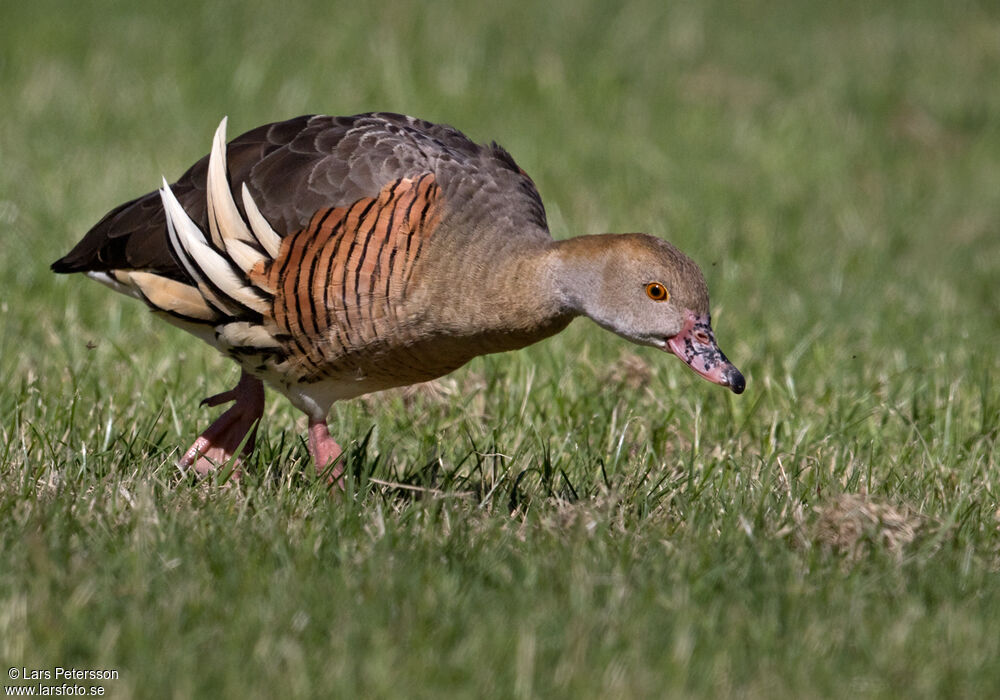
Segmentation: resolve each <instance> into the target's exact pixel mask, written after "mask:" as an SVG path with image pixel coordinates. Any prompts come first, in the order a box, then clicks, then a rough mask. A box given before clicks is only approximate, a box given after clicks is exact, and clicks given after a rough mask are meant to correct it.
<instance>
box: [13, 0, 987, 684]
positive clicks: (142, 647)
mask: <svg viewBox="0 0 1000 700" xmlns="http://www.w3.org/2000/svg"><path fill="white" fill-rule="evenodd" d="M998 70H1000V14H998V13H997V11H996V8H995V6H994V5H992V4H990V3H975V2H958V3H951V4H949V5H948V7H947V8H946V7H944V6H943V5H941V4H940V3H934V2H930V1H929V0H926V1H924V0H917V1H912V0H907V1H902V0H900V1H899V2H884V3H878V4H876V5H871V4H870V3H862V2H853V1H849V2H843V3H832V4H828V3H803V2H793V1H792V0H787V1H785V0H780V1H779V2H776V3H759V2H748V3H736V2H723V1H721V0H718V1H710V2H704V3H702V2H677V3H669V4H668V3H661V2H652V1H650V2H645V1H641V2H635V3H629V4H627V5H626V6H624V7H621V8H618V7H613V6H611V5H608V4H606V3H601V2H596V1H593V2H590V1H584V2H580V3H569V2H551V3H544V4H538V3H514V2H512V3H504V4H503V6H496V7H490V6H487V7H481V6H474V5H473V4H472V3H468V4H448V5H446V4H434V5H433V6H429V5H427V4H426V3H425V4H419V3H414V4H409V5H405V4H401V3H320V2H314V3H298V4H288V3H282V4H275V3H265V2H258V1H248V2H243V3H215V4H210V5H208V4H203V3H194V2H191V3H186V2H180V3H168V4H163V3H160V4H156V3H136V2H108V3H104V4H102V5H101V6H100V7H96V6H91V5H90V4H85V3H79V4H76V5H73V6H70V5H68V4H66V3H60V2H55V1H53V0H40V1H38V2H34V3H6V4H4V6H3V8H2V9H0V94H2V95H3V96H4V98H5V99H4V112H3V116H2V117H0V163H2V166H3V167H2V168H0V241H2V246H0V250H2V252H3V254H2V256H0V376H2V377H3V378H4V389H3V391H2V393H0V523H2V526H0V663H2V664H3V665H5V666H6V667H8V668H18V669H20V668H25V669H54V668H55V667H57V666H61V667H78V668H108V669H116V670H118V671H119V674H120V675H119V678H118V679H117V680H111V681H106V682H104V684H103V685H104V687H105V688H106V690H107V693H108V695H109V696H111V697H116V698H127V697H273V696H276V695H279V694H280V695H281V696H288V697H330V696H334V697H399V696H407V697H435V698H436V697H449V696H451V697H469V696H477V695H478V696H485V697H517V698H532V697H539V698H548V697H573V698H576V697H601V698H604V697H622V698H626V697H628V698H631V697H664V696H666V697H719V696H740V697H767V698H774V697H777V698H781V697H789V698H791V697H796V698H798V697H843V696H853V695H860V696H864V697H977V696H978V697H991V696H996V695H997V694H998V692H1000V665H998V664H997V662H996V659H997V658H1000V635H998V634H997V627H998V623H1000V578H998V574H1000V503H998V499H1000V454H998V449H997V438H998V432H1000V354H998V353H997V349H996V348H997V347H998V343H1000V284H998V280H1000V223H998V222H1000V167H998V163H1000V121H998V120H997V116H996V115H997V114H1000V90H998V89H997V87H996V75H997V73H998ZM371 109H392V110H395V111H402V112H407V113H411V114H416V115H419V116H422V117H425V118H429V119H433V120H439V121H445V122H449V123H452V124H455V125H456V126H458V127H460V128H462V129H463V130H465V131H467V132H468V133H469V134H470V135H472V136H473V138H475V139H478V140H480V141H485V140H489V139H497V140H498V141H500V142H501V143H503V144H504V145H505V146H506V147H507V148H508V149H509V150H510V151H511V152H512V153H513V154H514V155H515V157H516V158H517V159H518V162H519V164H520V165H521V166H522V167H524V168H525V169H526V170H527V171H528V172H530V173H531V174H532V176H533V177H534V178H535V180H536V182H537V184H538V186H539V189H540V191H541V193H542V195H543V197H544V198H545V201H546V204H547V207H548V211H549V218H550V223H551V226H552V229H553V232H554V234H555V235H557V236H567V235H576V234H582V233H597V232H601V231H605V230H620V231H626V230H649V231H652V232H655V233H659V234H661V235H664V236H666V237H667V238H669V239H670V240H672V241H673V242H674V243H676V244H677V245H679V246H680V247H681V248H682V249H684V250H686V251H687V252H689V253H690V254H691V255H692V256H693V257H695V259H697V260H698V261H699V262H700V263H701V264H702V266H703V268H704V269H705V270H706V275H707V277H708V281H709V285H710V288H711V290H712V295H713V302H714V319H715V325H716V331H717V335H718V337H719V339H720V342H721V343H722V345H723V347H724V349H725V350H726V352H727V354H728V355H729V356H730V357H731V358H732V359H733V360H734V361H735V362H736V364H737V365H738V366H739V367H740V368H741V369H742V370H743V371H744V373H745V374H746V375H747V378H748V382H749V385H748V389H747V392H746V393H745V394H744V395H743V396H740V397H735V396H731V395H729V394H727V393H726V392H725V391H723V390H721V389H719V388H717V387H712V386H710V385H708V384H707V383H704V382H701V381H700V380H698V379H697V378H696V377H695V376H694V375H693V374H692V373H690V372H689V371H687V370H686V369H684V368H683V367H682V366H681V365H680V363H678V362H677V361H676V360H671V359H669V358H667V357H666V356H663V355H660V354H657V353H656V352H654V351H652V350H650V349H638V348H632V347H626V345H625V344H624V342H623V341H620V340H619V339H616V338H614V337H611V336H609V335H608V334H606V333H604V332H603V331H601V330H599V329H598V328H596V327H595V326H593V324H587V323H584V322H582V321H579V322H576V323H574V324H573V325H571V327H570V328H569V329H568V330H567V331H566V332H565V333H564V334H562V335H561V336H558V337H557V338H555V339H552V340H550V341H547V342H545V343H543V344H540V345H539V346H537V347H533V348H530V349H528V350H526V351H523V352H520V353H515V354H509V355H503V356H493V357H486V358H480V359H478V360H476V361H474V362H472V363H470V365H469V366H468V367H466V368H464V369H462V370H460V371H459V372H456V373H455V374H454V375H452V376H451V377H449V378H448V379H446V380H445V381H444V382H442V383H441V384H440V385H439V386H438V387H436V388H435V389H434V390H422V391H418V392H415V393H401V392H397V393H391V394H388V395H384V396H374V397H371V398H369V399H362V400H357V401H354V402H350V403H346V404H343V405H342V406H338V407H336V410H335V412H334V414H333V416H332V420H331V429H332V430H333V432H334V434H335V435H336V436H338V437H339V438H342V440H341V441H342V443H343V444H345V445H347V446H348V452H349V459H348V469H349V481H348V489H347V493H346V494H345V495H344V496H342V497H336V498H332V499H331V498H330V497H329V496H328V494H327V493H326V491H325V489H324V487H323V484H322V483H320V482H317V481H316V480H315V479H314V478H313V477H312V476H311V468H310V466H309V464H308V457H307V452H306V449H305V446H304V444H303V442H302V435H303V430H302V425H301V422H300V421H299V418H298V416H297V415H296V412H295V411H294V410H293V409H291V407H290V406H288V405H287V403H286V402H284V401H283V400H279V397H276V396H269V398H270V399H271V400H270V402H269V406H268V411H267V414H266V424H265V427H264V429H263V431H262V436H261V441H260V443H261V444H260V446H259V449H258V451H257V453H256V454H255V456H254V457H253V458H252V459H251V460H250V463H249V466H248V473H247V475H246V477H245V478H244V479H243V481H242V482H241V483H240V484H239V485H235V486H234V485H231V484H230V485H229V486H228V487H224V486H222V485H221V483H217V482H215V481H212V480H209V481H208V482H201V483H194V482H192V481H189V480H187V479H185V478H182V477H180V476H179V475H178V473H177V472H176V470H175V469H174V467H173V462H174V460H175V459H176V457H177V453H178V450H179V449H180V448H182V447H184V446H186V444H187V443H188V442H189V441H190V440H191V439H192V437H193V436H194V435H195V434H196V433H197V431H198V429H199V426H201V427H204V425H205V423H206V421H207V420H209V419H210V416H211V415H212V414H211V412H210V411H208V410H207V409H199V408H198V407H197V402H198V400H199V399H200V398H201V397H203V396H206V395H209V394H212V393H215V392H217V391H221V390H223V389H225V388H228V386H229V382H231V381H232V380H234V379H235V377H236V371H235V368H233V367H230V365H229V364H227V362H226V361H224V360H223V359H222V358H220V357H217V356H215V355H214V354H213V352H212V351H211V350H210V349H209V348H207V347H202V346H201V345H199V344H198V342H197V341H195V340H192V339H190V338H188V337H186V336H184V335H183V334H182V333H180V332H179V331H175V330H173V329H171V328H169V327H166V326H165V325H162V324H159V323H158V322H156V321H155V320H154V319H152V318H151V317H150V316H149V315H148V314H147V312H146V311H145V310H144V309H143V308H142V307H141V305H139V304H137V303H134V302H130V301H128V300H127V299H124V298H121V297H117V296H115V295H113V294H111V293H109V292H107V290H105V289H103V288H101V287H99V286H98V285H95V284H93V283H90V282H88V281H86V280H84V279H82V278H57V277H56V276H54V275H52V274H50V273H49V272H48V270H47V265H48V263H49V262H51V261H52V260H54V259H55V258H56V257H58V256H59V255H61V254H62V253H63V252H65V251H66V250H67V248H68V247H69V246H70V245H71V244H72V243H73V242H75V240H77V238H79V237H80V236H81V235H82V234H83V233H84V232H85V231H86V229H87V228H88V227H89V226H90V225H91V224H93V223H94V222H95V221H96V220H97V219H98V218H99V217H100V216H102V215H103V214H104V213H105V212H106V211H107V210H108V209H110V208H111V207H112V206H114V205H115V204H117V203H119V202H121V201H124V200H125V199H126V198H128V197H131V196H135V195H137V194H140V193H142V192H145V191H148V190H149V189H152V188H153V187H155V186H156V185H157V183H158V182H159V180H158V178H159V176H160V174H161V173H162V174H165V175H167V176H168V177H175V176H177V175H178V174H179V173H180V172H181V171H182V170H183V169H184V168H186V167H187V165H189V164H190V163H191V162H192V161H193V160H194V159H195V158H197V157H199V156H200V155H202V154H203V153H204V152H206V150H207V148H208V145H209V139H210V136H211V133H212V130H213V129H214V127H215V126H216V124H217V123H218V120H219V119H220V118H221V116H223V115H225V114H229V115H230V133H231V134H236V133H239V132H240V131H241V130H243V129H247V128H250V127H252V126H255V125H256V124H259V123H263V122H266V121H273V120H277V119H283V118H287V117H290V116H293V115H296V114H300V113H308V112H334V113H344V114H347V113H353V112H358V111H366V110H371ZM220 481H221V480H220ZM4 684H5V686H7V687H13V686H14V685H16V683H14V682H13V681H9V680H5V681H4Z"/></svg>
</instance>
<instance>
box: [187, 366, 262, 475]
mask: <svg viewBox="0 0 1000 700" xmlns="http://www.w3.org/2000/svg"><path fill="white" fill-rule="evenodd" d="M227 401H235V402H236V403H234V404H233V406H232V407H231V408H230V409H229V410H228V411H226V412H225V413H223V414H222V415H221V416H219V417H218V418H217V419H216V421H215V422H214V423H212V425H210V426H209V428H208V430H206V431H205V432H203V433H202V434H201V435H200V436H199V437H198V439H197V440H195V441H194V444H193V445H191V447H189V448H188V451H187V452H185V453H184V456H183V457H181V458H180V460H179V461H178V462H177V466H178V467H180V468H181V469H182V470H187V469H189V468H190V467H191V466H192V465H193V466H194V470H195V471H196V472H197V473H198V474H207V473H209V472H211V471H213V470H214V469H216V468H217V467H218V466H219V465H222V464H226V463H227V462H229V460H230V459H232V457H233V455H234V454H236V450H238V449H239V447H240V443H241V442H243V439H244V438H246V437H247V435H248V434H249V436H250V437H249V438H247V441H246V443H245V444H244V445H243V453H244V454H249V453H250V451H251V450H253V446H254V441H255V439H256V437H257V424H258V422H259V421H260V417H261V416H262V415H264V385H263V384H262V383H261V381H260V380H259V379H257V378H256V377H254V376H253V375H252V374H247V373H246V372H243V374H241V375H240V382H239V384H237V385H236V386H235V387H234V388H233V389H230V390H229V391H224V392H222V393H221V394H216V395H215V396H210V397H208V398H207V399H205V400H204V401H202V402H201V403H202V405H203V406H218V405H219V404H222V403H226V402H227ZM236 475H237V476H238V472H237V473H236Z"/></svg>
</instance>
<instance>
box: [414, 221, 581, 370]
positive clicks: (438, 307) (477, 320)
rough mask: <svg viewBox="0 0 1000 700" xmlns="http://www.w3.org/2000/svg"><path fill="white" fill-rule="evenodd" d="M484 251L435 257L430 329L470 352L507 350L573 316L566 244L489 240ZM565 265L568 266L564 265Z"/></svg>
mask: <svg viewBox="0 0 1000 700" xmlns="http://www.w3.org/2000/svg"><path fill="white" fill-rule="evenodd" d="M491 242H492V243H493V244H494V245H493V247H492V248H491V249H490V250H483V251H476V252H475V254H471V253H472V252H473V251H471V250H468V249H466V250H463V251H456V254H454V255H452V256H443V257H442V258H440V259H439V261H438V264H439V265H440V269H439V270H438V271H437V272H438V274H437V275H435V277H436V281H435V283H434V285H433V289H429V290H428V291H429V292H430V295H431V297H430V299H429V300H428V301H429V303H428V304H427V305H426V308H430V309H433V312H432V313H433V316H434V319H433V325H434V326H435V328H437V329H438V330H443V331H444V332H446V333H449V334H455V335H462V336H465V337H467V339H468V340H469V342H470V347H471V345H475V346H476V350H477V352H476V354H481V353H484V352H501V351H505V350H513V349H517V348H521V347H524V346H526V345H530V344H532V343H535V342H537V341H539V340H542V339H543V338H547V337H548V336H550V335H553V334H555V333H558V332H559V331H561V330H562V329H563V328H565V327H566V325H567V324H568V323H569V322H570V321H571V320H573V318H574V317H575V316H577V315H579V313H580V312H579V310H578V307H577V305H576V304H575V303H573V302H572V298H571V295H570V294H568V291H569V290H568V289H567V287H566V285H565V279H564V278H565V275H566V273H567V272H568V269H567V262H566V260H564V259H563V258H564V256H565V255H566V253H567V252H569V253H570V258H572V257H573V253H572V251H573V250H574V249H575V247H576V246H575V245H573V244H571V243H570V242H569V241H561V242H553V241H551V240H537V241H530V242H528V243H525V241H524V240H523V239H522V240H516V241H515V240H511V241H506V240H501V241H497V240H496V239H492V240H491ZM569 267H572V265H570V266H569ZM473 338H474V339H475V340H473Z"/></svg>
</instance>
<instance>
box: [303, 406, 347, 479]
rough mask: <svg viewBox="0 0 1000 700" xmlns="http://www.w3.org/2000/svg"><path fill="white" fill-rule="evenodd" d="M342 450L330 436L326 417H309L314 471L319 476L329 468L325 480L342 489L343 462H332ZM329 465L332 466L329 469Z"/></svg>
mask: <svg viewBox="0 0 1000 700" xmlns="http://www.w3.org/2000/svg"><path fill="white" fill-rule="evenodd" d="M342 452H343V450H341V449H340V445H338V444H337V443H336V442H334V440H333V438H332V437H330V428H329V427H328V426H327V424H326V418H310V419H309V454H310V455H312V458H313V461H314V462H315V463H316V473H317V474H319V475H320V476H323V474H324V473H325V472H326V471H327V470H329V474H328V475H327V481H328V482H329V483H330V484H331V485H332V484H334V483H336V484H337V486H338V487H339V488H340V490H341V491H343V490H344V464H343V462H342V461H341V462H340V463H338V464H334V462H336V461H337V460H338V458H339V457H340V455H341V453H342ZM331 466H332V467H333V468H332V469H331Z"/></svg>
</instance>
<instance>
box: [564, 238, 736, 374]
mask: <svg viewBox="0 0 1000 700" xmlns="http://www.w3.org/2000/svg"><path fill="white" fill-rule="evenodd" d="M559 247H560V248H561V249H562V250H561V251H560V258H561V259H562V262H563V265H561V268H562V269H561V271H560V273H559V274H560V277H561V278H562V289H563V293H564V295H565V298H566V300H567V303H568V304H569V305H570V306H571V307H572V308H573V309H574V310H576V311H577V312H579V313H582V314H584V315H586V316H589V317H590V318H592V319H593V320H594V321H595V322H597V323H598V324H599V325H601V326H603V327H604V328H607V329H608V330H609V331H612V332H613V333H616V334H618V335H620V336H622V337H623V338H627V339H628V340H631V341H632V342H633V343H638V344H640V345H652V346H653V347H657V348H660V349H661V350H666V351H668V352H672V353H673V354H675V355H677V357H679V358H680V359H681V360H683V361H684V363H685V364H687V365H688V366H689V367H690V368H691V369H693V370H694V371H695V372H697V373H698V374H700V375H701V376H702V377H704V378H705V379H707V380H709V381H710V382H714V383H716V384H720V385H722V386H726V387H729V388H730V389H731V390H732V391H733V393H736V394H740V393H742V392H743V389H744V388H745V387H746V380H745V379H744V378H743V375H742V374H741V373H740V371H739V370H738V369H736V367H735V366H734V365H733V363H731V362H730V361H729V360H728V359H727V358H726V356H725V355H724V354H723V352H722V350H720V349H719V345H718V343H716V341H715V333H714V332H713V331H712V323H711V318H710V316H709V308H708V286H707V285H706V284H705V277H704V276H703V275H702V273H701V270H700V269H699V268H698V265H697V264H695V262H694V261H693V260H691V259H690V258H689V257H687V256H686V255H684V253H682V252H681V251H680V250H678V249H677V248H676V247H674V246H673V245H671V244H670V243H667V242H666V241H664V240H662V239H660V238H656V237H655V236H649V235H647V234H642V233H629V234H605V235H600V236H582V237H579V238H573V239H569V240H567V241H563V242H562V244H560V246H559Z"/></svg>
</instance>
